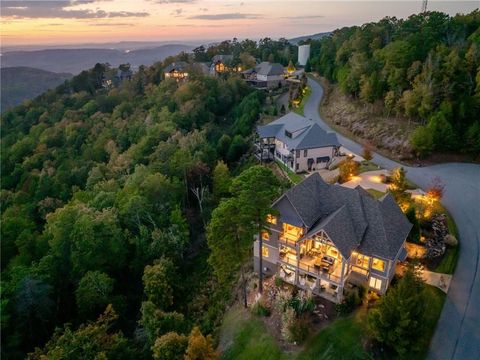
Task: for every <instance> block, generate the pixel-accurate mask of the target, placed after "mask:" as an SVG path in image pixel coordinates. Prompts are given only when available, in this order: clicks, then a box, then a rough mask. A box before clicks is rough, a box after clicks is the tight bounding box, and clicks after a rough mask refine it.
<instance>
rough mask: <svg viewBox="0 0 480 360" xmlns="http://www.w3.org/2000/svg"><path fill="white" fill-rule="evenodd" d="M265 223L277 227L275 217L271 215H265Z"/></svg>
mask: <svg viewBox="0 0 480 360" xmlns="http://www.w3.org/2000/svg"><path fill="white" fill-rule="evenodd" d="M267 222H269V223H270V224H273V225H277V217H276V216H273V215H267Z"/></svg>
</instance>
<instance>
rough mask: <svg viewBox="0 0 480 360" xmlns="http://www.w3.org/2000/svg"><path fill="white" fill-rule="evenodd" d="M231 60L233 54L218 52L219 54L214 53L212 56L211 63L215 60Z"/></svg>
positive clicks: (223, 61)
mask: <svg viewBox="0 0 480 360" xmlns="http://www.w3.org/2000/svg"><path fill="white" fill-rule="evenodd" d="M232 60H233V55H222V54H219V55H215V56H214V57H213V58H212V63H216V62H219V61H220V62H222V63H225V62H227V63H228V62H231V61H232Z"/></svg>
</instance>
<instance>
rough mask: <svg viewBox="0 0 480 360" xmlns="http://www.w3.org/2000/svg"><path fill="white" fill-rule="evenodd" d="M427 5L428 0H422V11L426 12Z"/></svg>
mask: <svg viewBox="0 0 480 360" xmlns="http://www.w3.org/2000/svg"><path fill="white" fill-rule="evenodd" d="M427 5H428V0H423V2H422V13H426V12H427Z"/></svg>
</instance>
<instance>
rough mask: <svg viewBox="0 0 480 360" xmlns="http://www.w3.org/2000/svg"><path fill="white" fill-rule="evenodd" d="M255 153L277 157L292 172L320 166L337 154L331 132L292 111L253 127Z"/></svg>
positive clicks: (336, 140) (335, 140)
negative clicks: (255, 137) (254, 129)
mask: <svg viewBox="0 0 480 360" xmlns="http://www.w3.org/2000/svg"><path fill="white" fill-rule="evenodd" d="M257 135H258V138H257V141H256V143H255V145H256V148H257V157H258V158H259V159H260V161H269V160H278V161H280V162H281V163H283V164H284V165H285V166H286V167H287V168H289V169H290V170H291V171H294V172H305V171H313V170H318V169H323V168H325V167H327V166H329V165H330V163H331V162H332V161H333V159H334V158H335V157H336V156H338V154H339V149H340V143H339V142H338V139H337V136H336V135H335V133H329V132H326V131H325V130H323V129H322V128H321V127H320V125H318V124H317V123H315V122H313V121H312V120H309V119H307V118H305V117H303V116H301V115H298V114H296V113H294V112H290V113H288V114H286V115H284V116H282V117H281V118H279V119H277V120H275V121H272V122H271V123H269V124H268V125H262V126H258V127H257Z"/></svg>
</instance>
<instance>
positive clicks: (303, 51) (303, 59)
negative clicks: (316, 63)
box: [298, 44, 310, 66]
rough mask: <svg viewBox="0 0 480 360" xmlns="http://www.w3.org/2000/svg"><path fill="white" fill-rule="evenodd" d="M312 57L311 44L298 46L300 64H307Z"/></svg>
mask: <svg viewBox="0 0 480 360" xmlns="http://www.w3.org/2000/svg"><path fill="white" fill-rule="evenodd" d="M309 57H310V44H306V45H300V46H299V47H298V64H299V65H300V66H305V65H306V64H307V61H308V58H309Z"/></svg>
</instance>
